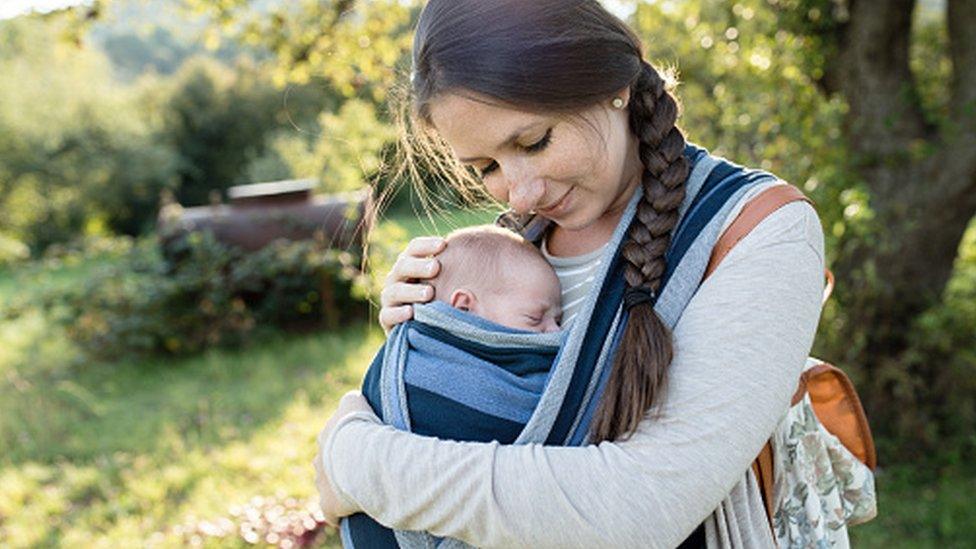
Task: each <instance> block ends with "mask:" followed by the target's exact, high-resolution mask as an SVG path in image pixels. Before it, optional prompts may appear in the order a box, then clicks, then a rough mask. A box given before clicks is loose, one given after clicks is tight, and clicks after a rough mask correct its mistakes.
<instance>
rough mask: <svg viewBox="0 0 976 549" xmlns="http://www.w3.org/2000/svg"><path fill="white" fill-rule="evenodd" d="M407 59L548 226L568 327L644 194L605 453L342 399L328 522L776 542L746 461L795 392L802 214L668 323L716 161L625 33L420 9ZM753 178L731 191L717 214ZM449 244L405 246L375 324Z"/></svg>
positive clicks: (487, 5)
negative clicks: (696, 202)
mask: <svg viewBox="0 0 976 549" xmlns="http://www.w3.org/2000/svg"><path fill="white" fill-rule="evenodd" d="M413 55H414V73H413V76H412V85H413V90H412V91H413V100H414V112H415V114H416V115H417V118H418V120H420V121H421V124H422V125H424V126H425V127H427V128H430V129H431V130H432V131H434V132H436V135H437V136H439V138H440V139H441V140H442V141H443V143H446V145H448V146H449V147H450V151H451V153H452V154H453V155H454V157H456V159H457V160H458V161H459V162H460V163H461V164H464V165H467V166H469V167H473V168H474V170H475V171H477V172H478V173H479V175H480V179H481V180H482V181H483V184H484V186H485V188H486V189H487V190H488V192H490V193H491V194H492V196H494V197H495V198H496V199H498V200H499V201H501V202H503V203H507V204H508V205H509V206H510V207H511V208H512V209H513V210H514V211H515V212H516V213H520V214H527V213H530V212H534V213H535V214H537V215H538V216H539V217H542V218H545V219H547V220H549V221H551V226H550V228H549V229H548V231H547V232H546V233H545V236H544V239H543V241H542V248H543V251H544V252H545V253H546V254H547V257H549V258H550V261H551V262H552V263H553V264H554V266H556V267H557V271H559V268H560V266H563V267H565V268H564V269H563V270H562V272H561V274H560V281H561V283H563V291H564V303H563V308H564V318H570V317H572V315H573V313H574V306H575V303H574V300H576V296H577V295H578V294H579V293H580V292H583V293H586V292H588V290H589V289H590V288H591V287H592V286H593V284H597V283H600V282H601V281H599V280H595V281H594V280H587V279H586V278H583V279H582V280H579V277H577V278H573V276H574V275H573V273H577V274H578V273H580V272H584V273H585V272H597V271H596V269H595V266H594V265H595V264H596V263H598V262H599V261H600V258H601V256H602V254H601V250H602V248H603V247H605V246H606V245H607V244H608V242H609V241H610V239H611V235H613V234H614V232H615V229H616V228H617V226H618V224H619V223H620V222H621V218H622V216H623V215H624V211H625V209H626V208H627V207H628V204H629V203H630V201H631V199H635V200H639V202H638V204H637V206H636V213H630V215H632V216H633V221H632V222H631V223H630V225H629V227H628V228H627V233H626V239H625V240H624V242H623V245H622V246H621V247H620V257H621V258H622V260H623V261H624V270H623V277H624V278H625V280H626V286H627V289H626V291H625V292H624V301H625V303H626V308H627V314H628V320H627V323H626V327H625V329H624V332H623V335H622V337H621V338H620V340H619V344H618V346H617V348H616V354H615V356H614V363H613V369H612V370H611V373H610V379H609V380H608V381H607V382H606V385H605V388H604V389H603V392H602V398H601V399H600V401H599V408H598V409H597V411H596V413H595V417H594V418H593V422H592V428H591V430H590V432H589V440H590V441H591V442H593V443H596V442H599V444H598V445H593V444H591V445H589V446H583V447H572V448H567V447H556V446H543V445H539V444H528V445H520V446H503V445H498V444H493V443H492V444H481V443H456V442H450V441H441V440H437V439H432V438H425V437H420V436H416V435H412V434H410V433H406V432H401V431H395V430H393V429H392V428H389V427H386V426H383V425H381V424H380V423H379V422H378V420H377V419H376V417H375V416H373V415H372V413H371V411H370V408H369V406H368V405H366V404H365V402H364V401H363V400H362V398H361V397H359V396H357V395H355V394H350V395H347V396H346V397H344V399H343V401H342V403H341V404H340V407H339V410H338V411H337V412H336V414H335V415H334V416H333V417H332V418H331V419H330V420H329V423H328V424H327V425H326V428H325V429H324V430H323V432H322V434H321V435H320V438H319V443H320V444H319V450H320V453H321V455H319V456H317V457H316V460H315V465H316V469H317V471H318V473H319V474H318V478H317V486H318V488H319V491H320V495H321V498H322V504H323V509H324V511H325V512H326V515H327V517H328V518H329V520H331V521H335V520H337V519H338V518H339V517H342V516H346V515H349V514H352V513H355V512H360V511H362V512H365V513H367V514H369V515H370V516H372V517H374V518H375V519H377V520H378V521H379V522H381V523H383V524H385V525H387V526H391V527H394V528H398V529H401V530H423V531H428V532H430V533H432V534H435V535H438V536H446V537H451V538H457V539H460V540H463V541H466V542H468V543H471V544H474V545H478V546H489V547H512V546H531V547H565V546H580V547H583V546H585V547H597V546H628V547H648V546H655V547H674V546H677V545H679V544H682V543H684V544H685V545H686V546H702V545H704V544H706V541H707V545H708V546H709V547H733V546H734V547H741V546H745V547H764V546H772V545H773V539H772V536H771V534H770V531H769V526H768V523H767V522H766V518H765V515H764V509H763V503H762V500H761V498H760V495H759V492H758V489H757V486H756V482H755V478H754V476H752V473H751V471H750V470H749V466H750V463H751V462H752V461H753V459H754V458H755V457H756V455H757V454H758V452H759V450H760V448H761V447H762V446H763V444H764V443H765V442H766V440H767V439H768V438H769V436H770V434H771V433H772V432H773V430H774V428H775V425H776V424H777V422H778V420H779V418H780V417H782V415H783V413H784V412H785V410H786V408H787V406H788V404H789V401H790V397H791V395H792V393H793V391H794V389H795V383H796V380H797V378H798V376H799V373H800V371H801V368H802V365H803V362H804V358H805V357H806V355H807V353H808V351H809V349H810V345H811V343H812V340H813V335H814V331H815V329H816V325H817V321H818V317H819V313H820V295H821V291H822V278H821V274H820V273H822V272H823V241H822V233H821V229H820V225H819V221H818V220H817V218H816V214H815V213H814V212H813V210H812V208H810V207H809V206H808V205H806V204H803V203H795V204H790V205H788V206H785V207H783V208H781V209H779V210H778V211H776V212H775V213H774V214H772V215H770V216H769V217H767V218H766V219H765V220H764V221H763V222H762V223H761V224H760V225H759V226H758V227H757V228H756V229H755V230H753V231H752V232H751V233H750V234H749V235H748V236H747V237H746V238H744V239H743V240H742V241H741V242H740V243H739V244H738V245H737V246H736V247H735V249H734V250H733V251H732V253H731V254H729V256H728V257H727V258H726V259H725V260H724V261H723V262H722V264H721V266H720V267H719V268H718V269H717V270H716V271H715V272H714V273H713V274H712V275H711V276H710V277H709V279H708V280H707V281H706V282H705V283H703V284H701V287H700V288H697V291H696V292H695V293H694V296H693V297H691V298H690V301H688V302H687V304H686V306H684V307H683V309H682V310H681V311H679V314H677V315H672V316H674V318H673V322H668V323H667V324H666V323H665V322H663V321H662V318H661V317H660V316H659V314H658V313H660V312H661V311H660V307H659V308H658V309H657V310H656V309H655V307H654V305H655V300H656V299H657V297H658V292H659V291H661V289H662V283H663V282H664V281H665V277H666V276H667V275H668V274H670V273H669V271H668V267H669V266H668V265H667V262H666V253H667V252H668V250H669V245H670V244H671V237H672V234H673V233H674V232H675V229H676V226H678V225H679V223H680V221H681V219H682V214H684V213H687V212H686V208H687V207H688V203H687V200H686V198H689V197H686V189H687V188H689V187H690V183H689V182H690V181H692V180H693V179H694V178H695V177H697V175H700V174H696V172H702V170H703V168H702V167H703V166H705V165H706V164H709V162H712V163H713V164H710V165H714V163H715V162H718V161H717V160H715V159H713V158H712V157H708V156H707V155H705V154H704V153H703V152H701V153H696V154H689V150H693V147H686V143H685V140H684V137H683V136H682V134H681V132H680V131H679V130H678V129H677V128H676V127H675V120H676V117H677V110H678V109H677V105H676V102H675V100H674V98H673V97H672V96H671V94H670V93H669V92H668V91H667V89H666V86H665V82H664V80H663V79H662V78H661V76H660V75H659V74H658V73H657V72H656V71H655V70H654V69H653V68H652V67H651V66H650V65H649V64H647V62H645V61H644V60H643V59H642V57H641V55H642V54H641V47H640V44H639V42H638V40H637V38H636V37H635V36H634V34H633V33H632V31H630V30H629V29H628V28H627V27H626V26H625V25H624V24H623V23H621V22H620V21H619V20H617V19H616V18H614V17H613V16H611V15H610V14H608V13H607V12H606V11H605V10H604V9H603V8H602V7H601V6H600V5H599V3H598V2H596V1H595V0H591V1H587V0H533V1H531V2H526V1H524V0H432V1H431V2H429V3H428V5H427V6H426V7H425V9H424V11H423V13H422V15H421V18H420V22H419V24H418V28H417V33H416V38H415V42H414V52H413ZM691 108H693V106H691ZM766 186H768V185H766ZM761 190H763V185H755V186H753V187H752V188H750V189H749V190H748V192H744V193H743V194H741V195H738V196H737V199H736V200H735V201H733V202H734V203H730V204H729V205H728V208H729V209H728V212H727V214H728V215H727V216H725V221H724V224H721V223H719V224H720V225H722V226H727V225H728V223H729V222H730V221H731V220H732V219H733V218H734V217H735V214H736V213H737V212H738V211H739V210H740V209H741V207H742V206H743V205H744V204H745V203H746V202H747V201H748V200H749V199H750V198H751V197H752V196H755V194H756V193H758V192H760V191H761ZM639 191H640V194H637V193H639ZM637 197H639V199H638V198H637ZM631 212H633V211H632V210H631ZM720 221H721V220H720ZM717 229H718V227H716V230H717ZM442 247H443V243H442V242H440V241H439V240H437V239H430V238H425V239H417V240H414V241H413V242H411V243H410V245H409V246H408V247H407V249H406V251H405V252H404V253H403V254H401V257H400V258H399V260H398V261H397V263H396V265H395V267H394V268H393V270H392V272H391V273H390V275H389V276H388V278H387V287H386V289H385V290H384V292H383V296H382V305H383V308H382V310H381V312H380V322H381V324H383V326H384V328H385V329H389V328H390V327H391V326H393V325H395V324H397V323H399V322H403V321H405V320H407V319H409V318H410V317H411V304H412V303H419V302H424V301H428V300H429V299H431V297H432V295H431V291H430V288H429V287H428V286H427V285H425V284H423V280H424V279H426V278H430V277H431V276H433V275H434V274H435V273H436V270H437V268H438V267H437V262H436V257H435V258H431V256H436V254H437V253H438V252H439V251H440V250H441V249H442ZM570 279H572V280H573V281H574V286H576V287H575V288H569V287H567V281H569V280H570ZM700 280H701V278H700V276H699V277H698V278H697V279H695V278H694V277H685V278H682V277H681V276H678V275H675V280H674V281H672V284H673V283H677V284H679V285H689V284H690V285H693V286H694V287H697V285H698V284H699V282H700ZM668 325H672V326H673V333H672V332H671V331H670V330H669V329H668Z"/></svg>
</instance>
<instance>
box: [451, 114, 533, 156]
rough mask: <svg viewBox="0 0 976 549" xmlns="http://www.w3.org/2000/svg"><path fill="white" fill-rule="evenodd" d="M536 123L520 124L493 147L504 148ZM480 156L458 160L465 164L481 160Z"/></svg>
mask: <svg viewBox="0 0 976 549" xmlns="http://www.w3.org/2000/svg"><path fill="white" fill-rule="evenodd" d="M538 124H539V123H538V122H532V123H531V124H526V125H524V126H522V127H521V128H518V129H517V130H515V131H514V132H512V134H511V135H509V136H508V139H506V140H505V141H503V142H502V143H501V144H500V145H498V146H497V147H495V149H496V150H497V149H502V148H505V147H507V146H509V145H511V144H513V143H515V142H516V141H518V138H519V136H521V135H522V134H523V133H525V132H527V131H528V130H530V129H531V128H532V127H533V126H536V125H538ZM481 158H482V157H474V158H461V159H459V160H460V161H461V162H463V163H466V164H467V163H471V162H474V161H475V160H481Z"/></svg>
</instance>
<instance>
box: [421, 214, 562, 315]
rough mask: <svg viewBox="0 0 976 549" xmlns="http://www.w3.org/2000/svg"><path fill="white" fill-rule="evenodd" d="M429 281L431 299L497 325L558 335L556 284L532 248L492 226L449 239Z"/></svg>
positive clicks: (559, 310)
mask: <svg viewBox="0 0 976 549" xmlns="http://www.w3.org/2000/svg"><path fill="white" fill-rule="evenodd" d="M445 240H446V241H447V247H446V248H445V249H444V251H443V252H441V253H440V254H438V256H437V259H438V261H440V264H441V270H440V272H439V273H438V275H437V276H436V277H435V278H434V279H432V280H431V281H430V283H431V285H432V286H433V287H434V299H436V300H437V301H442V302H444V303H447V304H448V305H450V306H451V307H454V308H455V309H460V310H462V311H466V312H469V313H471V314H473V315H476V316H480V317H482V318H484V319H486V320H490V321H492V322H494V323H496V324H501V325H502V326H507V327H509V328H516V329H520V330H526V331H530V332H557V331H559V321H560V317H561V313H562V305H561V297H562V295H561V293H560V287H559V279H558V278H556V272H555V271H553V269H552V266H550V265H549V263H548V262H547V261H546V260H545V258H544V257H543V256H542V254H541V253H540V252H539V250H538V249H536V247H535V246H533V245H532V244H531V243H529V242H528V241H526V240H525V239H524V238H522V237H521V236H519V235H517V234H515V233H513V232H511V231H509V230H506V229H502V228H499V227H495V226H494V225H479V226H475V227H469V228H466V229H460V230H457V231H454V232H452V233H451V234H449V235H448V236H447V237H446V239H445Z"/></svg>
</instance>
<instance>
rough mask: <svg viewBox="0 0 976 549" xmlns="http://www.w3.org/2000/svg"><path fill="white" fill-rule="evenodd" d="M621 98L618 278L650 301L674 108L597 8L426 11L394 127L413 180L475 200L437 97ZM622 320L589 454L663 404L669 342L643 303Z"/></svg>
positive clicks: (678, 137)
mask: <svg viewBox="0 0 976 549" xmlns="http://www.w3.org/2000/svg"><path fill="white" fill-rule="evenodd" d="M626 87H629V88H630V90H631V94H630V95H631V99H630V103H629V106H628V109H629V117H630V129H631V131H632V132H633V133H634V135H635V136H636V137H637V140H638V141H639V155H640V159H641V162H642V163H643V165H644V170H643V173H642V175H641V183H642V186H643V190H644V195H643V199H642V200H641V202H640V204H639V205H638V207H637V213H636V214H635V216H634V220H633V222H632V223H631V225H630V227H629V228H628V232H627V237H626V240H625V242H624V244H623V247H622V251H621V254H622V258H623V260H624V261H625V262H626V266H625V273H624V276H625V278H626V282H627V287H628V291H633V290H634V289H640V290H643V291H645V292H657V291H658V290H659V288H660V285H661V279H662V276H663V274H664V272H665V258H664V254H665V252H666V251H667V248H668V245H669V243H670V239H671V231H672V229H673V228H674V226H675V224H676V223H677V219H678V207H679V205H680V204H681V202H682V200H683V199H684V193H685V185H684V183H685V179H686V178H687V176H688V169H689V166H688V161H687V159H686V158H685V156H684V148H685V139H684V136H683V135H682V134H681V132H680V131H679V130H678V128H677V127H676V126H675V122H676V119H677V116H678V104H677V102H676V100H675V98H674V97H673V96H672V95H671V93H670V92H669V90H668V89H667V86H666V84H665V80H664V78H662V77H661V75H660V74H659V73H658V72H657V71H656V70H655V69H654V68H653V67H652V66H651V65H650V64H648V63H647V62H646V61H644V59H643V55H642V51H641V44H640V40H639V39H638V38H637V36H636V35H635V34H634V33H633V31H632V30H630V29H629V28H628V27H627V26H626V25H625V24H624V23H623V22H621V21H620V20H619V19H617V18H616V17H614V16H613V15H611V14H610V13H608V12H607V11H606V10H605V9H604V8H603V7H602V6H601V5H600V4H599V2H597V0H530V1H527V0H431V1H430V2H428V3H427V5H426V6H425V7H424V9H423V12H422V13H421V15H420V20H419V22H418V25H417V31H416V35H415V37H414V46H413V73H412V75H411V87H410V96H411V99H412V110H411V112H410V113H408V114H409V115H408V116H404V117H402V118H401V122H402V123H403V124H404V126H403V128H404V132H402V136H403V137H404V138H403V139H402V145H403V151H404V152H405V156H406V158H405V159H406V160H407V162H406V163H405V164H404V165H405V166H407V169H408V170H410V171H411V172H412V173H413V174H414V175H417V174H420V173H423V172H427V173H435V174H443V177H446V178H449V179H452V180H453V182H455V183H456V184H457V185H458V186H459V187H461V188H463V189H467V190H471V189H474V188H477V187H476V183H477V178H475V177H474V176H473V174H472V172H471V171H470V170H466V169H464V168H462V167H461V166H460V165H458V164H457V162H456V161H454V160H453V158H452V155H451V153H450V149H449V148H448V147H446V146H445V143H444V142H443V141H442V140H441V139H440V138H439V137H438V136H437V135H436V133H435V132H434V131H433V129H432V125H431V124H430V121H429V105H430V102H431V101H432V100H433V99H435V98H436V97H438V96H439V95H441V94H444V93H448V92H451V91H461V92H465V91H467V92H475V93H477V94H479V95H481V96H484V97H488V98H491V99H492V100H495V101H498V102H499V103H500V104H503V105H510V106H516V107H519V108H521V109H524V110H530V111H537V112H552V113H565V114H570V115H571V114H573V113H579V112H581V111H582V110H584V109H586V108H589V107H592V106H594V105H596V104H598V103H600V102H603V101H608V100H609V99H610V98H611V97H612V96H613V94H614V93H616V92H618V91H619V90H621V89H623V88H626ZM417 160H419V164H418V163H415V162H414V161H417ZM629 315H630V317H629V321H628V322H627V327H626V330H625V333H624V334H623V338H622V340H621V343H620V346H619V347H618V349H617V352H616V355H615V358H614V366H613V370H612V371H611V374H610V378H609V381H608V383H607V387H606V390H605V391H604V394H603V397H602V399H601V401H600V405H599V408H598V410H597V413H596V415H595V417H594V420H593V425H592V426H591V429H590V440H591V441H592V442H599V441H603V440H614V439H619V438H626V437H627V436H629V435H630V434H631V433H633V432H634V430H635V429H636V428H637V426H638V424H639V423H640V421H641V420H642V419H643V418H644V416H645V414H646V413H647V411H648V410H650V409H651V408H652V407H653V406H654V405H656V404H659V403H660V402H661V399H662V396H663V391H664V387H665V379H666V372H667V368H668V365H669V364H670V363H671V359H672V356H673V343H672V339H671V333H670V330H668V328H667V327H666V326H665V325H664V324H663V323H662V322H661V320H660V318H658V316H657V314H656V313H655V311H654V309H653V306H652V304H651V303H650V302H648V301H646V300H645V301H643V302H641V303H639V304H636V305H633V306H631V307H630V308H629Z"/></svg>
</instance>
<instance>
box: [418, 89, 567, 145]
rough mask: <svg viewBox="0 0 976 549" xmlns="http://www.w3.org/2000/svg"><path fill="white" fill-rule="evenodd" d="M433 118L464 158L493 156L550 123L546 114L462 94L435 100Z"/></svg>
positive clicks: (448, 140)
mask: <svg viewBox="0 0 976 549" xmlns="http://www.w3.org/2000/svg"><path fill="white" fill-rule="evenodd" d="M430 117H431V122H433V124H434V127H435V129H437V131H438V133H440V135H441V137H443V138H444V139H445V140H447V142H448V143H449V144H450V145H451V147H453V148H454V152H455V154H457V156H458V158H462V159H465V158H467V157H481V156H484V155H486V154H489V153H491V152H493V151H495V150H497V149H499V148H501V147H503V146H504V145H506V144H507V143H508V142H509V141H511V140H513V139H515V138H518V137H519V136H520V135H521V134H522V133H525V132H528V131H531V130H533V129H534V128H536V127H537V126H540V125H543V124H544V123H546V121H548V120H549V117H548V116H546V115H544V114H539V113H532V112H527V111H523V110H518V109H515V108H512V107H507V106H503V105H499V104H497V103H491V102H490V101H489V100H483V99H479V98H477V97H476V96H467V95H459V94H444V95H442V96H440V97H438V98H436V99H434V100H433V101H431V103H430Z"/></svg>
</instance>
